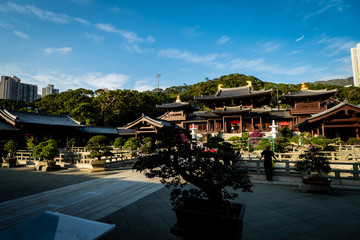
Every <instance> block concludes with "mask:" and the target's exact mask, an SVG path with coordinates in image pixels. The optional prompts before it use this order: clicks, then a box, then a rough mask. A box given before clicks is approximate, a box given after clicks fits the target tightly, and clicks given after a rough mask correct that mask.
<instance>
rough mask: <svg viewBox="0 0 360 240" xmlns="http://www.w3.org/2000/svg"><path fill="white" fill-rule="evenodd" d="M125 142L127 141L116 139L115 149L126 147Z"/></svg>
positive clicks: (120, 138)
mask: <svg viewBox="0 0 360 240" xmlns="http://www.w3.org/2000/svg"><path fill="white" fill-rule="evenodd" d="M125 141H126V140H125V139H124V138H122V137H117V138H115V141H114V145H113V147H114V148H122V147H123V146H124V143H125Z"/></svg>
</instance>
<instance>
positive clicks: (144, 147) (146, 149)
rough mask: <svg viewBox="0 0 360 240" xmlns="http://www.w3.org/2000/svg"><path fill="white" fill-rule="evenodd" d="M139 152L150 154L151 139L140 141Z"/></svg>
mask: <svg viewBox="0 0 360 240" xmlns="http://www.w3.org/2000/svg"><path fill="white" fill-rule="evenodd" d="M140 150H141V151H142V152H144V153H151V152H152V138H151V137H146V138H144V139H143V140H142V143H141V147H140Z"/></svg>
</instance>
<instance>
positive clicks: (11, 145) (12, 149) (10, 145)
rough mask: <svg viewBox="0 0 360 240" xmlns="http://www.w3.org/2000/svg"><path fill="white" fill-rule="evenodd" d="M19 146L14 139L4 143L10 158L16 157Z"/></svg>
mask: <svg viewBox="0 0 360 240" xmlns="http://www.w3.org/2000/svg"><path fill="white" fill-rule="evenodd" d="M17 148H18V145H17V143H16V142H14V141H13V140H9V141H8V142H7V143H6V144H5V145H4V150H5V151H6V152H7V153H8V158H14V157H15V154H16V150H17Z"/></svg>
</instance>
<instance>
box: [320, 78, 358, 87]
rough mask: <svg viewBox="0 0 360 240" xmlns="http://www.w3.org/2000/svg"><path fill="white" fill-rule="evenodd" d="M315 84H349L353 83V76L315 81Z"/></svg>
mask: <svg viewBox="0 0 360 240" xmlns="http://www.w3.org/2000/svg"><path fill="white" fill-rule="evenodd" d="M314 83H315V84H317V83H320V84H327V85H336V86H349V85H353V84H354V78H353V77H349V78H345V79H332V80H327V81H316V82H314Z"/></svg>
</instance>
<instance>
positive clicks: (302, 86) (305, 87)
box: [301, 82, 309, 90]
mask: <svg viewBox="0 0 360 240" xmlns="http://www.w3.org/2000/svg"><path fill="white" fill-rule="evenodd" d="M308 89H309V88H308V87H307V86H306V85H305V83H304V82H302V83H301V90H308Z"/></svg>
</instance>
